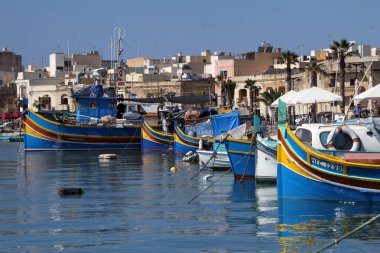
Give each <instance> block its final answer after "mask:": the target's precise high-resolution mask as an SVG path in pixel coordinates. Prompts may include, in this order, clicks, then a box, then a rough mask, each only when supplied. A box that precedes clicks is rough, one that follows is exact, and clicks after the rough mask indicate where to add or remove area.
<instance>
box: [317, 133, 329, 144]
mask: <svg viewBox="0 0 380 253" xmlns="http://www.w3.org/2000/svg"><path fill="white" fill-rule="evenodd" d="M329 133H330V132H329V131H326V132H322V133H320V135H319V140H320V141H321V144H322V145H323V146H325V147H326V145H327V136H329Z"/></svg>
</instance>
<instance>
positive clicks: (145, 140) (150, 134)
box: [141, 120, 174, 151]
mask: <svg viewBox="0 0 380 253" xmlns="http://www.w3.org/2000/svg"><path fill="white" fill-rule="evenodd" d="M141 138H142V141H141V149H142V150H145V151H165V150H169V149H172V148H173V140H174V137H173V134H170V133H167V132H164V131H162V130H158V129H155V128H153V127H152V126H150V125H149V123H148V122H147V121H145V120H144V122H143V124H142V126H141Z"/></svg>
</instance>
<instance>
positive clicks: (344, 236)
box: [314, 214, 380, 253]
mask: <svg viewBox="0 0 380 253" xmlns="http://www.w3.org/2000/svg"><path fill="white" fill-rule="evenodd" d="M378 218H380V214H378V215H376V216H374V217H372V218H371V219H370V220H368V221H367V222H365V223H363V224H362V225H360V226H359V227H357V228H355V229H354V230H351V231H350V232H348V233H346V234H345V235H343V236H342V237H340V238H338V239H334V241H333V242H331V243H329V244H327V245H326V246H323V247H322V248H320V249H318V250H317V251H314V253H319V252H322V251H325V250H326V249H328V248H330V247H331V246H333V245H334V244H338V243H339V242H340V241H342V240H344V239H346V238H347V237H349V236H350V235H352V234H354V233H356V232H357V231H359V230H361V229H363V228H364V227H365V226H367V225H369V224H371V223H372V222H374V221H375V220H377V219H378Z"/></svg>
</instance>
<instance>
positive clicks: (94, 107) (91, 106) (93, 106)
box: [89, 102, 96, 110]
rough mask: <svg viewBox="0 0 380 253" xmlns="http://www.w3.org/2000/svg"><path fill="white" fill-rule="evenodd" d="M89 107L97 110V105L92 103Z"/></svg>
mask: <svg viewBox="0 0 380 253" xmlns="http://www.w3.org/2000/svg"><path fill="white" fill-rule="evenodd" d="M89 107H90V109H92V110H95V109H96V103H95V102H90V104H89Z"/></svg>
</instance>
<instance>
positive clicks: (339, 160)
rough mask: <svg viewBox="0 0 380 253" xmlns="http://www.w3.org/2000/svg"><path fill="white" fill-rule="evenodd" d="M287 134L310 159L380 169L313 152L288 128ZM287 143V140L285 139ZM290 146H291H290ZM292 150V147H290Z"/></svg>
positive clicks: (378, 166) (379, 167) (377, 166)
mask: <svg viewBox="0 0 380 253" xmlns="http://www.w3.org/2000/svg"><path fill="white" fill-rule="evenodd" d="M286 134H288V135H289V136H290V138H291V139H293V141H294V142H295V143H296V144H297V145H299V146H300V148H301V149H302V150H303V151H305V152H306V153H307V156H308V157H310V155H312V156H315V157H318V158H320V159H324V160H328V161H329V162H333V163H338V164H341V165H342V166H354V167H365V168H371V169H380V165H378V164H365V163H354V162H348V161H345V160H344V159H343V158H340V157H336V156H332V155H328V154H321V153H317V152H316V151H313V150H311V149H310V148H308V147H306V145H304V144H303V143H302V142H301V141H300V140H299V139H298V138H297V136H296V135H295V134H294V133H293V132H292V131H291V130H290V129H289V128H288V127H287V128H286ZM285 141H286V139H285ZM288 146H289V145H288ZM289 148H290V146H289Z"/></svg>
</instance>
